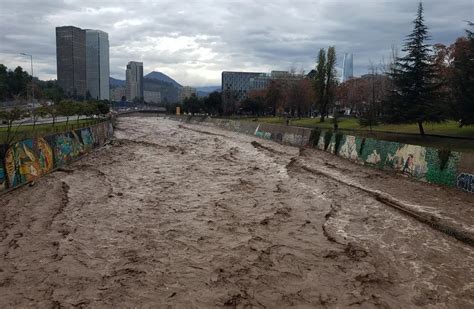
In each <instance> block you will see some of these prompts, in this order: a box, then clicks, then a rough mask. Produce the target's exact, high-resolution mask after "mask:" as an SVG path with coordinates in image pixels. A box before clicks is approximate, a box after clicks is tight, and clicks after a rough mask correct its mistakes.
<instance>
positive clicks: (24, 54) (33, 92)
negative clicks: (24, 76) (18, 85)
mask: <svg viewBox="0 0 474 309" xmlns="http://www.w3.org/2000/svg"><path fill="white" fill-rule="evenodd" d="M20 55H23V56H28V57H30V60H31V91H32V95H33V109H34V108H35V85H34V82H33V55H30V54H26V53H20Z"/></svg>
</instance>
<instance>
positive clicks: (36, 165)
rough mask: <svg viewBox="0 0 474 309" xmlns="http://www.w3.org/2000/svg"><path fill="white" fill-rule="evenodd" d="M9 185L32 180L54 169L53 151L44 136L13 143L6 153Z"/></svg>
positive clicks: (12, 185) (13, 185)
mask: <svg viewBox="0 0 474 309" xmlns="http://www.w3.org/2000/svg"><path fill="white" fill-rule="evenodd" d="M5 169H6V173H5V174H6V176H7V177H6V178H7V180H8V187H15V186H18V185H20V184H22V183H24V182H28V181H32V180H34V179H35V178H37V177H40V176H42V175H44V174H46V173H47V172H49V171H51V170H52V169H53V151H52V149H51V147H50V146H49V144H48V143H47V142H46V140H45V139H44V138H41V137H40V138H36V139H28V140H24V141H21V142H17V143H15V144H14V145H12V146H11V147H10V148H9V149H8V150H7V153H6V155H5Z"/></svg>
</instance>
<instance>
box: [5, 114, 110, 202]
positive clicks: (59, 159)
mask: <svg viewBox="0 0 474 309" xmlns="http://www.w3.org/2000/svg"><path fill="white" fill-rule="evenodd" d="M112 135H113V126H112V121H104V122H101V123H98V124H96V125H93V126H90V127H86V128H81V129H77V130H72V131H68V132H62V133H56V134H52V135H47V136H42V137H35V138H31V139H26V140H22V141H19V142H16V143H14V144H13V145H11V146H10V147H8V145H0V193H1V192H2V191H5V190H8V189H12V188H15V187H18V186H20V185H22V184H25V183H28V182H31V181H33V180H35V179H37V178H38V177H41V176H43V175H45V174H47V173H49V172H51V171H52V170H54V169H56V168H59V167H61V166H64V165H67V164H69V163H71V162H73V161H75V160H77V159H78V158H80V157H81V156H83V155H84V154H86V153H88V152H90V151H91V150H92V149H94V148H96V147H99V146H101V145H103V144H104V143H105V142H106V141H107V139H109V138H110V137H112Z"/></svg>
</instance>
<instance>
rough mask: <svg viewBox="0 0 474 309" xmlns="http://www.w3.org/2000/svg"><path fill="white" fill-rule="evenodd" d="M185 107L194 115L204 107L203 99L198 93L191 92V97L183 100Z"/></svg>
mask: <svg viewBox="0 0 474 309" xmlns="http://www.w3.org/2000/svg"><path fill="white" fill-rule="evenodd" d="M183 107H184V109H185V110H186V111H187V112H188V113H190V114H192V115H194V114H195V113H199V112H200V111H201V108H202V100H200V99H199V98H198V97H197V96H196V94H194V93H193V94H191V96H190V97H189V98H185V99H184V100H183Z"/></svg>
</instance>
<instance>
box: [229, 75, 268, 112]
mask: <svg viewBox="0 0 474 309" xmlns="http://www.w3.org/2000/svg"><path fill="white" fill-rule="evenodd" d="M262 76H265V73H254V72H222V100H223V103H224V105H227V104H230V103H232V102H234V101H235V102H240V101H243V100H245V99H246V98H248V94H249V92H250V90H253V86H254V84H255V82H254V80H256V79H257V78H258V77H262Z"/></svg>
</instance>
